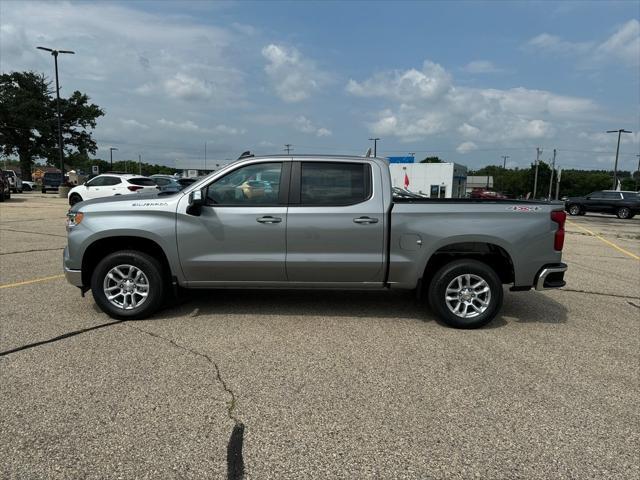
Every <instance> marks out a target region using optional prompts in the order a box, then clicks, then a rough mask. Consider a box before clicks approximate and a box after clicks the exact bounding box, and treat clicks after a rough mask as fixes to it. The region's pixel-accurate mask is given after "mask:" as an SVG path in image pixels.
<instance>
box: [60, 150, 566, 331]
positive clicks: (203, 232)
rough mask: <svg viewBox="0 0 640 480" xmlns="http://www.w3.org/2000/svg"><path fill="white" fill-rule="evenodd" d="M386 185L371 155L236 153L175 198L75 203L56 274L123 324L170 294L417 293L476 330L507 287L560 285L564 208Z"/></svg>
mask: <svg viewBox="0 0 640 480" xmlns="http://www.w3.org/2000/svg"><path fill="white" fill-rule="evenodd" d="M392 191H393V190H392V186H391V177H390V174H389V166H388V163H387V162H386V161H385V160H383V159H379V158H368V157H347V156H317V155H314V156H302V155H300V156H298V155H296V156H269V157H250V158H244V159H242V160H239V161H237V162H235V163H233V164H230V165H228V166H226V167H225V168H223V169H221V170H219V171H217V172H215V173H213V174H211V175H209V176H208V177H206V178H203V179H202V180H200V181H198V182H196V183H194V184H193V185H191V186H190V187H188V188H186V189H185V190H183V191H182V192H179V193H175V194H171V195H166V196H163V195H155V196H142V195H135V194H134V195H123V196H119V197H111V198H102V199H96V200H90V201H85V202H80V203H78V204H76V205H74V206H73V207H72V208H71V210H70V211H69V214H68V220H67V230H68V246H67V248H66V249H65V251H64V271H65V274H66V277H67V279H68V281H69V282H70V283H71V284H73V285H75V286H78V287H80V289H81V290H82V293H83V294H84V292H85V291H87V290H89V289H91V291H92V293H93V297H94V299H95V302H96V303H97V304H98V306H99V307H100V308H101V309H102V310H103V311H104V312H105V313H107V314H108V315H110V316H112V317H115V318H121V319H137V318H144V317H147V316H149V315H151V314H152V313H153V312H155V311H156V310H157V309H158V308H160V307H161V306H162V305H163V302H164V301H165V299H166V298H167V297H170V296H171V295H170V294H172V292H176V291H177V290H178V289H179V288H307V289H310V288H324V289H415V290H416V291H417V293H418V295H422V294H424V296H425V297H426V298H428V301H429V304H430V306H431V309H432V310H433V312H434V313H435V314H436V315H437V316H438V317H439V318H440V319H442V320H443V321H444V322H445V323H447V324H448V325H451V326H454V327H459V328H475V327H480V326H483V325H485V324H487V323H488V322H489V321H491V319H492V318H494V317H495V316H496V314H497V313H498V312H499V310H500V307H501V305H502V299H503V284H507V285H511V290H513V291H519V290H530V289H531V288H532V287H534V288H535V289H537V290H541V289H546V288H558V287H562V286H564V284H565V282H564V280H563V278H564V272H565V271H566V269H567V266H566V265H565V264H563V263H561V257H562V246H563V243H564V222H565V218H566V214H565V212H564V211H563V206H562V205H561V204H557V205H555V204H550V203H537V202H527V201H513V200H465V199H428V198H412V197H410V196H409V197H407V196H405V197H403V198H395V199H394V197H393V194H392Z"/></svg>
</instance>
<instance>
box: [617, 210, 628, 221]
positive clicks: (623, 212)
mask: <svg viewBox="0 0 640 480" xmlns="http://www.w3.org/2000/svg"><path fill="white" fill-rule="evenodd" d="M616 216H617V217H618V218H620V219H622V220H629V219H630V218H631V209H630V208H629V207H620V208H618V209H616Z"/></svg>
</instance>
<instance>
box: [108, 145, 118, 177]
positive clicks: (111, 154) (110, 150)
mask: <svg viewBox="0 0 640 480" xmlns="http://www.w3.org/2000/svg"><path fill="white" fill-rule="evenodd" d="M114 150H118V149H117V148H115V147H109V158H110V159H111V171H112V172H113V151H114Z"/></svg>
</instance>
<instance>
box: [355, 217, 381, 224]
mask: <svg viewBox="0 0 640 480" xmlns="http://www.w3.org/2000/svg"><path fill="white" fill-rule="evenodd" d="M353 223H360V224H364V225H366V224H369V223H378V219H377V218H371V217H358V218H354V219H353Z"/></svg>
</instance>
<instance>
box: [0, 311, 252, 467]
mask: <svg viewBox="0 0 640 480" xmlns="http://www.w3.org/2000/svg"><path fill="white" fill-rule="evenodd" d="M127 322H129V321H128V320H115V321H113V322H108V323H103V324H100V325H95V326H93V327H88V328H83V329H80V330H74V331H72V332H68V333H64V334H62V335H58V336H57V337H53V338H50V339H48V340H42V341H39V342H34V343H29V344H26V345H22V346H20V347H16V348H12V349H10V350H5V351H3V352H0V357H4V356H6V355H10V354H12V353H17V352H20V351H22V350H27V349H30V348H34V347H38V346H40V345H46V344H48V343H54V342H58V341H60V340H64V339H65V338H70V337H74V336H76V335H80V334H82V333H86V332H90V331H93V330H98V329H100V328H105V327H110V326H112V325H117V324H120V323H123V324H125V325H126V326H128V327H130V328H132V329H134V330H137V331H138V332H140V333H144V334H146V335H149V336H151V337H155V338H157V339H160V340H163V341H165V342H167V343H169V344H171V345H173V346H174V347H176V348H179V349H180V350H184V351H186V352H189V353H191V354H192V355H196V356H198V357H201V358H204V359H205V360H207V362H209V363H210V364H211V365H213V367H214V369H215V372H216V380H217V382H218V383H219V384H220V385H221V386H222V388H223V390H224V391H225V392H226V393H227V394H228V395H229V399H230V400H229V402H227V417H229V419H230V420H233V423H234V424H233V430H232V431H231V436H230V437H229V442H228V444H227V480H242V479H243V478H244V473H245V470H244V458H243V455H242V446H243V443H244V428H245V427H244V424H243V423H242V422H241V421H240V420H239V419H238V417H236V415H235V414H234V410H235V408H236V405H237V400H236V394H235V392H234V391H233V390H232V389H231V388H229V386H228V385H227V383H226V382H225V381H224V379H223V378H222V374H221V373H220V367H219V366H218V364H217V363H216V362H214V361H213V360H212V359H211V357H210V356H209V355H207V354H206V353H202V352H198V351H197V350H194V349H192V348H189V347H186V346H184V345H180V344H179V343H177V342H176V341H174V340H172V339H170V338H167V337H164V336H162V335H159V334H157V333H154V332H150V331H148V330H145V329H143V328H140V327H136V326H135V325H132V324H130V323H127Z"/></svg>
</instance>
